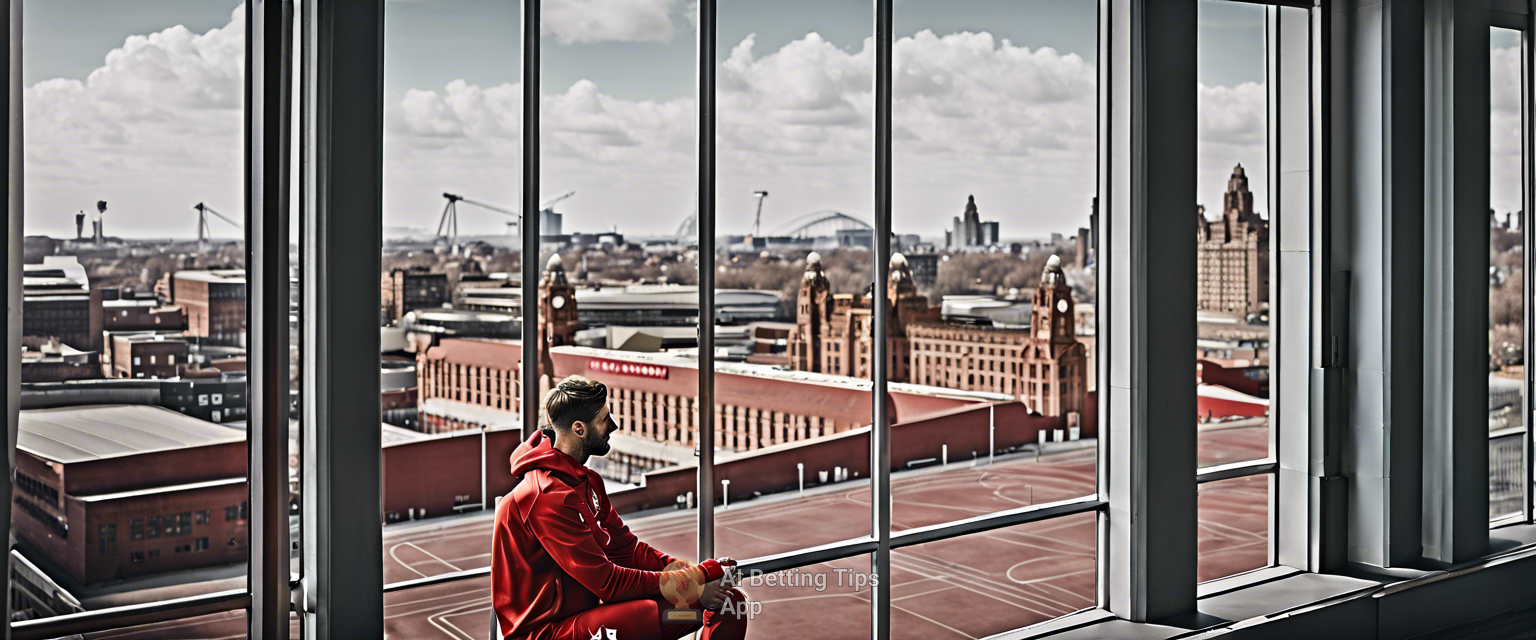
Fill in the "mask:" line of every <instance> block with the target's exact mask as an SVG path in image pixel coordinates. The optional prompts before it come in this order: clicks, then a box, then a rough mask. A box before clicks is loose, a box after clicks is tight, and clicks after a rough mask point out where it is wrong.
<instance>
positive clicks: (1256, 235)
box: [1196, 164, 1269, 315]
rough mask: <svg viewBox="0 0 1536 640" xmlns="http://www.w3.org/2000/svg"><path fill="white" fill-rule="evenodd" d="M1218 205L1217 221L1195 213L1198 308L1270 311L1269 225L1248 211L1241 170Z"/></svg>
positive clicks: (1250, 207)
mask: <svg viewBox="0 0 1536 640" xmlns="http://www.w3.org/2000/svg"><path fill="white" fill-rule="evenodd" d="M1221 201H1222V208H1221V216H1220V217H1219V218H1217V219H1216V220H1211V219H1209V218H1207V217H1206V215H1205V208H1204V207H1198V208H1197V212H1198V213H1197V220H1196V222H1197V232H1198V234H1199V235H1198V238H1197V242H1198V245H1197V249H1196V251H1197V256H1198V259H1197V264H1198V267H1197V268H1198V269H1199V271H1198V281H1199V286H1198V291H1197V293H1196V304H1197V308H1198V309H1200V310H1201V311H1219V312H1223V313H1232V314H1239V315H1247V314H1250V313H1259V312H1260V311H1262V310H1264V309H1267V308H1268V307H1269V221H1268V220H1265V219H1264V218H1261V217H1259V214H1258V213H1255V212H1254V210H1253V192H1251V191H1249V190H1248V174H1247V173H1246V172H1244V171H1243V165H1241V164H1239V165H1237V167H1236V168H1234V169H1233V170H1232V176H1231V177H1230V178H1228V179H1227V192H1226V193H1225V194H1223V195H1222V198H1221Z"/></svg>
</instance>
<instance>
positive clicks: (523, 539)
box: [491, 376, 747, 640]
mask: <svg viewBox="0 0 1536 640" xmlns="http://www.w3.org/2000/svg"><path fill="white" fill-rule="evenodd" d="M545 411H546V413H547V414H548V419H549V421H550V422H551V423H552V424H553V426H554V428H553V429H548V430H536V431H534V433H533V436H532V437H530V438H529V439H528V440H527V441H526V442H524V443H523V444H522V445H520V446H518V448H517V450H516V451H514V452H513V453H512V476H513V478H514V481H515V482H516V485H515V486H514V487H513V489H512V493H509V494H507V495H506V496H505V497H503V498H502V499H501V501H500V503H499V504H497V506H496V530H495V534H494V537H493V544H494V548H493V549H492V553H491V558H492V559H491V602H492V605H493V606H494V608H495V610H496V624H497V626H498V632H499V635H498V637H501V638H509V639H512V640H590V639H592V638H603V639H607V638H617V639H618V640H674V639H676V638H681V637H683V636H685V635H688V634H691V633H693V632H694V631H698V630H699V624H698V623H697V622H694V623H686V622H685V623H677V622H663V621H662V615H663V612H664V611H666V610H668V609H674V608H678V606H679V605H681V606H684V607H690V608H692V609H702V610H704V614H703V633H701V634H700V638H708V639H711V640H740V639H742V638H744V637H745V636H746V629H747V621H746V618H745V617H743V616H739V615H729V614H724V613H721V612H720V611H719V609H720V608H721V605H722V604H723V603H725V602H727V601H729V602H731V603H732V609H733V610H735V611H740V610H741V604H742V602H743V600H744V596H743V595H742V594H741V592H740V591H739V590H736V589H733V588H731V587H730V585H729V584H728V581H722V580H721V578H722V577H723V576H724V573H725V570H726V568H727V567H730V566H732V565H734V564H735V563H734V562H733V561H731V560H730V559H729V558H721V559H720V560H705V561H704V562H703V563H700V564H698V565H686V564H684V563H682V562H678V561H675V560H674V559H673V558H671V557H669V556H667V555H666V554H664V553H661V552H660V551H657V550H655V549H652V548H651V547H650V545H647V544H645V543H644V542H641V541H640V540H639V539H638V538H636V537H635V534H633V533H631V532H630V531H629V527H627V526H625V524H624V521H623V520H621V519H620V518H619V516H618V514H617V513H615V512H614V510H613V506H612V505H611V504H609V502H608V493H607V491H606V490H605V489H604V487H603V479H602V477H601V476H599V475H598V474H597V473H596V472H593V471H591V470H590V469H587V468H586V466H584V465H585V463H586V461H587V457H588V456H601V455H604V454H606V453H608V448H609V445H608V438H609V436H610V435H611V434H612V433H613V432H614V431H618V430H619V428H620V426H619V424H618V423H617V422H616V421H615V420H614V419H613V416H612V415H611V413H610V411H609V408H608V388H607V386H605V385H603V383H601V382H594V381H591V380H587V379H585V378H581V377H578V376H572V377H570V378H567V379H566V380H565V381H564V382H561V383H560V385H559V386H557V387H556V388H555V389H554V390H552V391H551V392H550V394H549V396H548V399H547V400H546V402H545ZM679 594H683V595H679ZM694 594H697V595H696V596H695V595H694ZM669 597H670V598H671V599H670V600H669V599H668V598H669ZM677 600H681V602H678V603H676V604H675V603H674V601H677Z"/></svg>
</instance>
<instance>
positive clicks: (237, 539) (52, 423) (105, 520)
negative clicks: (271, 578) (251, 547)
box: [13, 405, 249, 583]
mask: <svg viewBox="0 0 1536 640" xmlns="http://www.w3.org/2000/svg"><path fill="white" fill-rule="evenodd" d="M246 458H247V455H246V446H245V434H244V433H243V432H240V431H236V430H232V429H228V428H224V427H220V426H218V425H214V424H211V423H207V422H204V421H202V420H198V419H196V418H191V417H187V416H183V415H180V414H177V413H175V412H173V411H168V410H165V409H161V408H159V407H152V406H145V405H96V406H89V407H67V408H56V409H39V410H29V411H23V412H21V420H20V431H19V435H18V437H17V455H16V466H17V472H16V489H15V495H14V498H13V499H14V501H15V505H16V511H17V512H18V513H17V516H16V517H15V519H14V521H15V531H16V536H17V538H18V540H19V541H21V544H22V547H23V549H27V548H29V547H30V548H31V549H34V550H36V551H37V552H40V554H41V556H43V558H45V559H46V560H47V561H48V562H49V563H51V564H53V565H56V566H57V567H58V568H60V569H62V570H63V571H64V572H65V573H67V574H68V576H69V577H71V578H73V579H74V580H76V581H79V582H82V583H92V582H100V581H103V580H111V579H117V578H123V577H129V576H134V575H140V574H147V573H158V572H162V571H172V570H177V569H189V568H193V567H201V566H208V565H216V564H227V563H232V562H243V561H244V560H245V558H246V556H247V551H248V550H247V537H248V533H249V532H248V527H249V522H248V520H247V518H248V514H247V509H246V507H245V505H244V503H245V501H246V497H247V495H248V492H247V489H246V479H245V472H246V464H247V463H246Z"/></svg>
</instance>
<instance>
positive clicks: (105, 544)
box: [100, 524, 117, 556]
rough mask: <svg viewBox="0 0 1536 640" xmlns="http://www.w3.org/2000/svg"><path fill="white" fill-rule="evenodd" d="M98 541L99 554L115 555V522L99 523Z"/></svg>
mask: <svg viewBox="0 0 1536 640" xmlns="http://www.w3.org/2000/svg"><path fill="white" fill-rule="evenodd" d="M100 542H101V555H103V556H115V555H117V525H115V524H104V525H101V532H100Z"/></svg>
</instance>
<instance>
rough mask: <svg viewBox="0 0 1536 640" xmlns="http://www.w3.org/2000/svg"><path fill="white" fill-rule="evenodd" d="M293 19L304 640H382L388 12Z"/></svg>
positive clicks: (353, 2)
mask: <svg viewBox="0 0 1536 640" xmlns="http://www.w3.org/2000/svg"><path fill="white" fill-rule="evenodd" d="M302 14H303V21H302V22H303V61H304V64H303V73H304V81H303V84H302V93H303V96H302V105H303V106H302V110H303V117H304V123H303V134H304V136H303V140H304V142H303V146H304V157H303V160H302V162H303V163H304V167H303V169H304V170H303V171H302V175H303V178H302V179H303V182H304V186H305V189H304V190H303V198H304V199H305V203H304V205H305V208H304V211H305V215H304V218H305V219H304V233H303V234H302V238H301V242H302V246H303V252H304V259H303V265H304V280H303V282H304V285H305V286H304V287H303V290H304V303H303V304H304V310H305V312H306V314H305V315H306V320H308V321H309V327H308V328H307V330H306V331H305V332H304V353H305V354H306V357H305V358H304V359H303V365H304V376H303V377H304V396H303V397H304V421H303V433H304V436H303V437H304V445H303V455H304V465H303V467H304V492H303V494H304V496H303V499H304V533H305V535H304V543H303V547H304V558H303V566H304V573H305V575H304V577H303V579H302V580H301V588H302V589H303V594H302V595H303V611H304V614H305V615H304V637H305V638H317V639H325V638H382V637H383V636H384V596H383V580H384V573H383V571H384V567H383V535H382V531H381V530H380V525H381V520H380V497H381V489H380V477H381V476H380V454H379V444H380V442H379V440H380V432H379V424H380V422H381V417H382V416H381V415H380V413H381V410H380V406H379V377H378V373H377V371H378V366H379V332H378V331H377V330H375V329H374V328H375V327H377V326H378V322H379V315H378V314H379V303H380V291H379V286H378V283H379V263H380V255H379V254H380V246H381V245H380V242H381V239H382V223H383V220H382V218H381V211H382V209H383V186H384V176H383V133H384V126H383V124H384V120H383V115H384V114H383V111H384V77H383V70H384V2H383V0H306V1H305V2H304V3H303V5H302Z"/></svg>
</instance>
